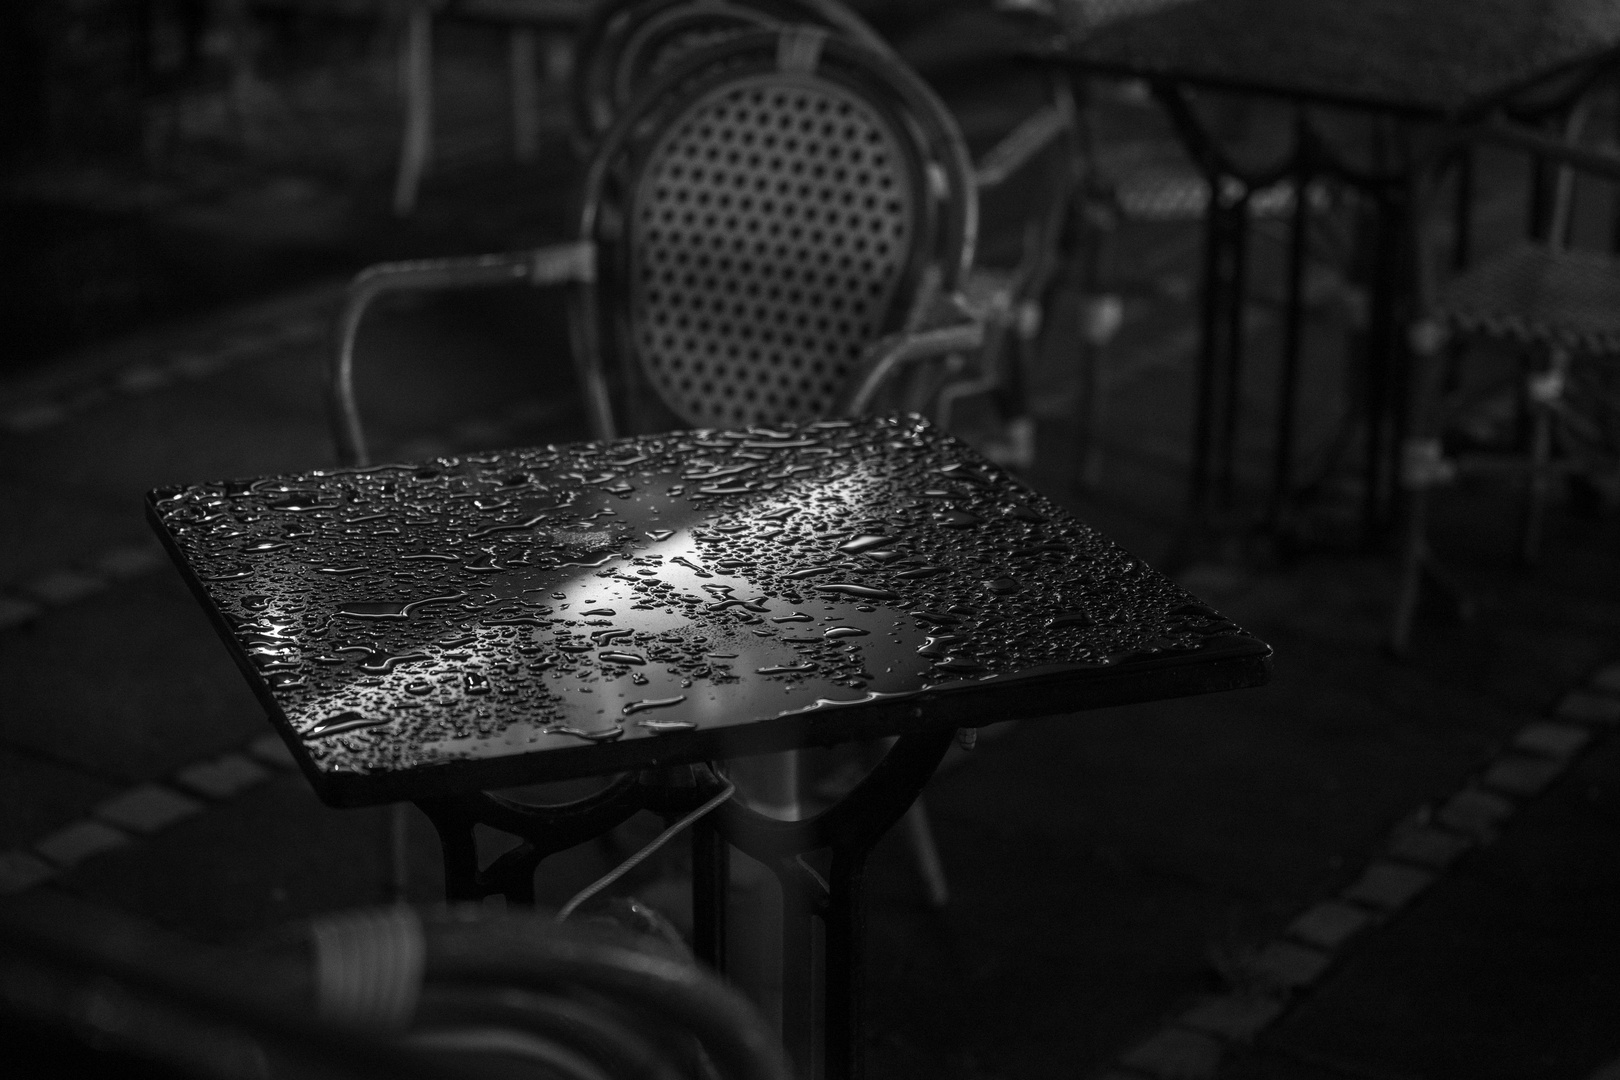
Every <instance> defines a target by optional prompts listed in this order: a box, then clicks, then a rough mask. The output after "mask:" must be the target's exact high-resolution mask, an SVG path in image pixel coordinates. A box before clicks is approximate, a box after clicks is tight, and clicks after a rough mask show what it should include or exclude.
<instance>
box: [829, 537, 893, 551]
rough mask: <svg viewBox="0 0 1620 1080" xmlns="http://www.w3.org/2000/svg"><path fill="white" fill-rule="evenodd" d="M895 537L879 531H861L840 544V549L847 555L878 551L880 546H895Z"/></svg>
mask: <svg viewBox="0 0 1620 1080" xmlns="http://www.w3.org/2000/svg"><path fill="white" fill-rule="evenodd" d="M894 544H895V538H894V537H892V536H883V535H881V534H879V533H861V534H860V535H857V536H855V537H852V538H851V539H849V540H845V541H844V542H843V543H842V544H839V545H838V550H839V551H842V552H843V553H844V554H846V555H859V554H860V553H861V552H863V551H876V550H877V549H878V548H886V547H893V546H894Z"/></svg>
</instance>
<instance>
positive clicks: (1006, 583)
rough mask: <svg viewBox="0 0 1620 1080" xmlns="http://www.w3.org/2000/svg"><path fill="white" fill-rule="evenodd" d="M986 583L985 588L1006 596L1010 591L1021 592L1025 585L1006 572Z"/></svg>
mask: <svg viewBox="0 0 1620 1080" xmlns="http://www.w3.org/2000/svg"><path fill="white" fill-rule="evenodd" d="M984 585H985V588H987V589H989V590H990V591H991V592H993V593H996V594H997V595H1000V596H1006V595H1008V594H1010V593H1015V592H1019V591H1020V590H1022V589H1023V587H1024V586H1023V585H1022V584H1020V583H1019V581H1018V579H1017V578H1013V577H1008V576H1007V575H1005V574H1003V575H1002V576H1001V577H998V578H991V579H990V580H989V581H987V582H985V583H984Z"/></svg>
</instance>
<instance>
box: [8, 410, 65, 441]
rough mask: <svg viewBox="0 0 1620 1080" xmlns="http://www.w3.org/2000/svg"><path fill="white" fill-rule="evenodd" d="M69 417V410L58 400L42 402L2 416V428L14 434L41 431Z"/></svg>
mask: <svg viewBox="0 0 1620 1080" xmlns="http://www.w3.org/2000/svg"><path fill="white" fill-rule="evenodd" d="M66 419H67V410H66V409H64V408H62V406H61V405H58V404H57V403H56V402H42V403H39V404H36V405H24V406H23V407H22V408H20V409H13V410H12V411H11V412H9V413H7V414H6V415H5V416H4V417H3V418H0V428H4V429H5V430H7V431H9V432H11V433H12V434H13V435H26V434H28V433H29V432H33V431H40V430H42V429H44V428H48V427H54V426H55V425H57V424H60V423H61V422H62V421H63V420H66Z"/></svg>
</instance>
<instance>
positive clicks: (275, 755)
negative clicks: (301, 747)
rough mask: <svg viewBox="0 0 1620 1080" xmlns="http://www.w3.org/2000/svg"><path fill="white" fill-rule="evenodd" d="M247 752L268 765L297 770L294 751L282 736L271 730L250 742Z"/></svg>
mask: <svg viewBox="0 0 1620 1080" xmlns="http://www.w3.org/2000/svg"><path fill="white" fill-rule="evenodd" d="M247 752H248V753H249V754H250V755H251V756H252V757H254V758H256V759H257V760H259V761H262V762H264V763H265V764H266V765H274V766H275V767H276V768H278V769H288V770H296V769H297V768H298V762H297V761H295V760H294V759H293V755H292V751H291V750H289V749H287V744H286V743H284V742H282V741H281V736H280V735H277V734H275V733H274V732H271V733H269V734H266V735H260V736H259V737H258V738H257V739H254V740H253V741H252V742H251V743H248V746H247Z"/></svg>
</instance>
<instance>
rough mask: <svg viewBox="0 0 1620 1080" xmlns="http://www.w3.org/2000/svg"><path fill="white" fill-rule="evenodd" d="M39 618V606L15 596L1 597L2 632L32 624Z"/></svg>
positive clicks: (0, 627)
mask: <svg viewBox="0 0 1620 1080" xmlns="http://www.w3.org/2000/svg"><path fill="white" fill-rule="evenodd" d="M37 618H39V605H38V604H36V603H33V602H32V601H29V600H21V599H18V598H17V597H15V596H0V630H10V629H12V628H14V627H18V626H22V625H23V624H25V623H31V622H33V621H34V620H35V619H37Z"/></svg>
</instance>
